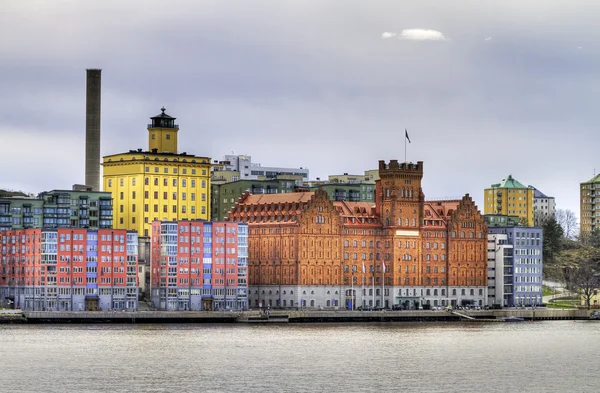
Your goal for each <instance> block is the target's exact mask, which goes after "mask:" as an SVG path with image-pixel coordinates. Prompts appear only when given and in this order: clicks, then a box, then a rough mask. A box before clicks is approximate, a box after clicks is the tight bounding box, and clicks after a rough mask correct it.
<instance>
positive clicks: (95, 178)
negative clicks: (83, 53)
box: [85, 69, 102, 191]
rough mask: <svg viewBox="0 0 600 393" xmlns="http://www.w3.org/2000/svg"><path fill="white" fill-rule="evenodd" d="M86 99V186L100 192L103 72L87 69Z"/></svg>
mask: <svg viewBox="0 0 600 393" xmlns="http://www.w3.org/2000/svg"><path fill="white" fill-rule="evenodd" d="M86 71H87V80H86V97H85V185H86V186H90V187H92V189H93V190H94V191H100V87H101V81H102V70H100V69H87V70H86Z"/></svg>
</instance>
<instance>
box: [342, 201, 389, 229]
mask: <svg viewBox="0 0 600 393" xmlns="http://www.w3.org/2000/svg"><path fill="white" fill-rule="evenodd" d="M333 206H335V208H336V209H337V211H338V212H339V213H340V216H341V217H342V221H343V223H344V225H351V224H360V225H364V224H371V225H379V224H380V221H379V216H378V215H377V212H376V210H375V203H372V202H346V201H335V202H333Z"/></svg>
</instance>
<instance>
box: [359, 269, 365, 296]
mask: <svg viewBox="0 0 600 393" xmlns="http://www.w3.org/2000/svg"><path fill="white" fill-rule="evenodd" d="M360 285H361V287H362V288H361V289H362V294H361V295H360V300H362V303H363V304H361V306H364V302H365V262H364V261H363V264H362V280H361V283H360Z"/></svg>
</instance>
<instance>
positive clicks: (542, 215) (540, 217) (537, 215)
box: [533, 209, 554, 227]
mask: <svg viewBox="0 0 600 393" xmlns="http://www.w3.org/2000/svg"><path fill="white" fill-rule="evenodd" d="M552 219H554V214H550V215H549V214H548V213H547V212H545V211H543V210H540V209H536V210H534V211H533V223H534V225H535V226H536V227H543V226H544V225H545V224H546V223H547V222H548V221H550V220H552Z"/></svg>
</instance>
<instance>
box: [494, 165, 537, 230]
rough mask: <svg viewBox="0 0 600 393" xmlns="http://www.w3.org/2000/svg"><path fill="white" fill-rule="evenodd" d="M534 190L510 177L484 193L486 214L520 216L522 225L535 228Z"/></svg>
mask: <svg viewBox="0 0 600 393" xmlns="http://www.w3.org/2000/svg"><path fill="white" fill-rule="evenodd" d="M534 190H535V189H534V188H533V187H531V186H529V187H526V186H524V185H523V184H521V183H519V182H518V181H517V180H515V179H513V177H512V176H511V175H508V177H507V178H506V179H502V181H501V182H500V183H498V184H492V186H491V187H490V188H486V189H485V191H484V196H483V197H484V213H485V214H499V215H506V216H518V217H519V220H520V221H521V223H522V224H524V225H527V226H530V227H531V226H533V223H534V219H533V196H534Z"/></svg>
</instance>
